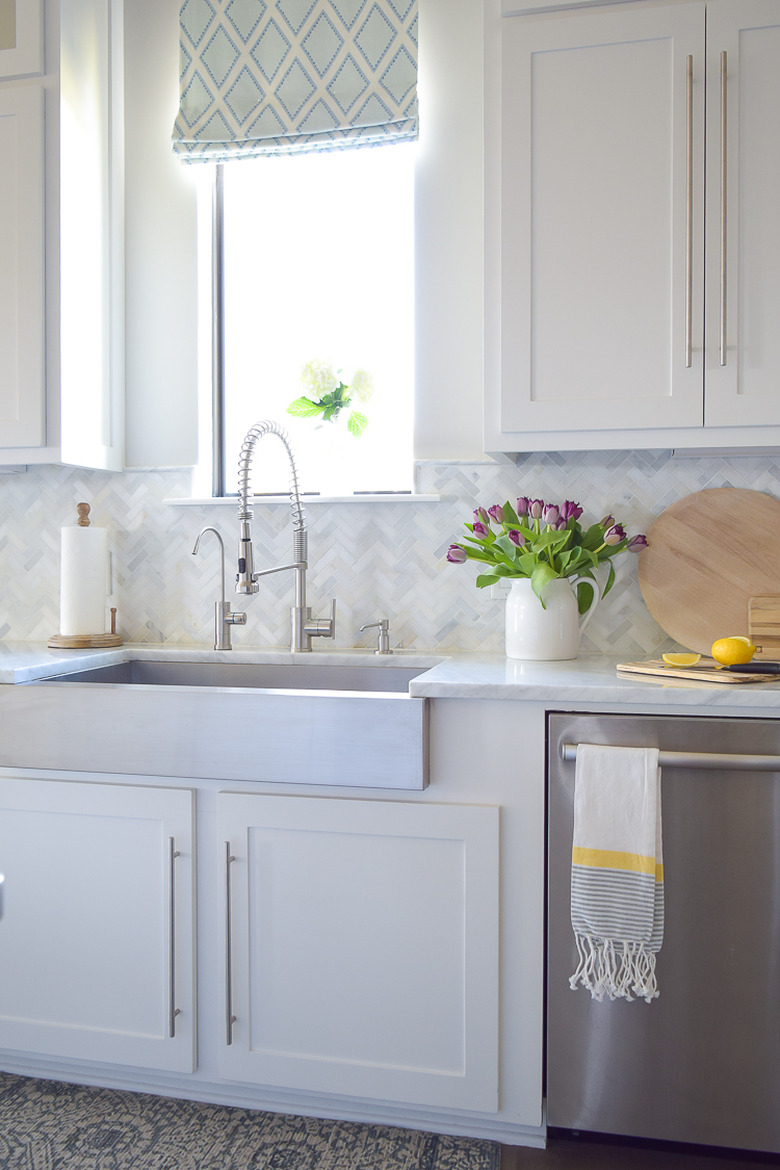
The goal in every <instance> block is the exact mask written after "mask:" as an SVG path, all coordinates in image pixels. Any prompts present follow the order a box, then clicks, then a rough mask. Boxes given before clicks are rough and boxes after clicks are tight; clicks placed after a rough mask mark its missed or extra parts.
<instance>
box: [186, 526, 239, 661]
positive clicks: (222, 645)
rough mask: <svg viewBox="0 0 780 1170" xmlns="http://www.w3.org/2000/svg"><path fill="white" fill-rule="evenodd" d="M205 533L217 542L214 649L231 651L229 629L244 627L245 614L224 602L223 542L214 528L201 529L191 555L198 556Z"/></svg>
mask: <svg viewBox="0 0 780 1170" xmlns="http://www.w3.org/2000/svg"><path fill="white" fill-rule="evenodd" d="M207 532H213V533H214V535H215V536H216V538H217V540H218V541H219V570H220V592H219V601H215V602H214V649H215V650H232V649H233V646H232V643H231V641H230V627H231V626H245V625H246V614H245V613H243V612H241V611H238V612H236V611H234V610H231V608H230V602H229V601H225V542H224V540H223V539H222V536H221V535H220V533H219V532H218V531H217V529H216V528H213V527H212V526H211V525H208V527H207V528H201V530H200V532H199V533H198V536H197V539H196V541H195V544H194V545H193V549H192V555H193V556H197V555H198V549H199V548H200V541H201V537H203V536H205V534H206V533H207Z"/></svg>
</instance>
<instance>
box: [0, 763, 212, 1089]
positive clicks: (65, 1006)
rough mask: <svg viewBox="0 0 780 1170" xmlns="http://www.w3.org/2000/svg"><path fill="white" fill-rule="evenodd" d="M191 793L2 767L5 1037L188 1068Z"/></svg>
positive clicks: (47, 1049) (10, 1041)
mask: <svg viewBox="0 0 780 1170" xmlns="http://www.w3.org/2000/svg"><path fill="white" fill-rule="evenodd" d="M192 800H193V798H192V793H191V792H190V791H188V790H174V789H165V788H157V789H155V788H142V787H136V786H129V785H113V784H112V785H108V784H86V783H85V784H82V783H70V782H67V781H57V780H51V781H50V780H31V779H26V778H24V779H22V778H16V777H7V776H6V777H0V871H2V872H3V874H4V875H5V882H4V891H5V892H4V913H3V917H2V919H0V1047H2V1048H5V1049H14V1050H16V1051H22V1052H26V1053H35V1054H41V1055H50V1056H60V1057H68V1058H74V1059H78V1060H97V1061H110V1062H111V1063H112V1064H123V1065H133V1066H137V1067H145V1068H158V1069H170V1070H176V1071H180V1072H191V1071H192V1069H193V1068H194V1032H195V1017H194V1010H195V1004H194V995H193V980H194V975H193V971H194V966H193V935H194V928H193V918H192V915H193V896H192V890H193V878H192V874H193V864H192V861H193V858H192V849H193V837H192V819H193V809H192Z"/></svg>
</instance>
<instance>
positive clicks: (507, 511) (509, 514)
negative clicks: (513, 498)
mask: <svg viewBox="0 0 780 1170" xmlns="http://www.w3.org/2000/svg"><path fill="white" fill-rule="evenodd" d="M504 523H505V524H507V525H508V526H509V527H510V528H517V526H518V524H519V523H520V517H519V516H518V514H517V512H516V511H515V510H514V508H513V507H512V505H511V504H510V503H509V500H507V501H506V503H505V504H504Z"/></svg>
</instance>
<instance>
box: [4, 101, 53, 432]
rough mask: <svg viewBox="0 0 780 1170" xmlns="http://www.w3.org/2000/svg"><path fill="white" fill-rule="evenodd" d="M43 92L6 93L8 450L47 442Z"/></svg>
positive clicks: (6, 409)
mask: <svg viewBox="0 0 780 1170" xmlns="http://www.w3.org/2000/svg"><path fill="white" fill-rule="evenodd" d="M43 240H44V212H43V90H42V88H41V87H40V86H39V85H37V84H30V85H19V86H12V87H9V88H4V89H0V448H1V447H37V446H39V445H41V444H42V443H43V442H44V430H45V414H44V411H45V386H44V370H45V362H44V262H43V257H44V245H43Z"/></svg>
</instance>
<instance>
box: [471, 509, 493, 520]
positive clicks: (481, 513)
mask: <svg viewBox="0 0 780 1170" xmlns="http://www.w3.org/2000/svg"><path fill="white" fill-rule="evenodd" d="M474 523H475V524H480V523H481V524H489V523H490V519H489V517H488V514H487V512H486V511H485V509H484V508H477V509H476V510H475V512H474Z"/></svg>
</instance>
